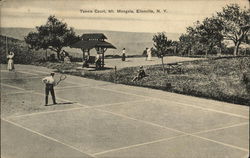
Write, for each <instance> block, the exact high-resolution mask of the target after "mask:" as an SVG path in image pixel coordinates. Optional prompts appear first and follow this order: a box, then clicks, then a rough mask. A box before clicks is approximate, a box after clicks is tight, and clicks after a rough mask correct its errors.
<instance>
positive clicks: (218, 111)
mask: <svg viewBox="0 0 250 158" xmlns="http://www.w3.org/2000/svg"><path fill="white" fill-rule="evenodd" d="M94 88H99V89H103V90H107V91H113V92H117V93H123V94H128V95H134V96H139V97H144V98H152V99H153V100H160V101H166V100H164V99H160V98H155V97H150V96H143V95H138V94H132V93H127V92H122V91H118V90H113V89H106V88H103V87H94ZM168 102H172V103H176V104H179V105H184V106H190V107H193V108H198V109H202V110H207V111H213V112H217V113H223V114H227V115H231V116H235V117H241V118H244V119H249V117H247V116H242V115H237V114H233V113H229V112H224V111H220V110H214V109H210V108H204V107H200V106H196V105H191V104H184V103H180V102H177V101H170V100H168Z"/></svg>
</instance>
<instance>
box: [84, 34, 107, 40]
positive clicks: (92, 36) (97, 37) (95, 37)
mask: <svg viewBox="0 0 250 158" xmlns="http://www.w3.org/2000/svg"><path fill="white" fill-rule="evenodd" d="M81 38H82V40H100V39H107V37H106V36H105V35H104V34H103V33H87V34H83V35H82V37H81Z"/></svg>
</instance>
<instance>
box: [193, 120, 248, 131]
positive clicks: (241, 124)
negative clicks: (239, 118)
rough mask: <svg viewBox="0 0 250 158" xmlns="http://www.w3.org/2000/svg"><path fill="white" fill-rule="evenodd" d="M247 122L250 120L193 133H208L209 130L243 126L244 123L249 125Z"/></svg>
mask: <svg viewBox="0 0 250 158" xmlns="http://www.w3.org/2000/svg"><path fill="white" fill-rule="evenodd" d="M247 124H249V122H243V123H239V124H234V125H230V126H226V127H220V128H214V129H209V130H205V131H199V132H195V133H192V134H201V133H208V132H213V131H219V130H223V129H227V128H232V127H237V126H243V125H247Z"/></svg>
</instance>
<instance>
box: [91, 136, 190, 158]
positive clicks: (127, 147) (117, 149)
mask: <svg viewBox="0 0 250 158" xmlns="http://www.w3.org/2000/svg"><path fill="white" fill-rule="evenodd" d="M183 136H186V135H178V136H174V137H170V138H163V139H158V140H154V141H150V142H146V143H141V144H134V145H130V146H126V147H121V148H116V149H111V150H106V151H102V152H98V153H94V154H92V155H94V156H97V155H101V154H105V153H109V152H114V151H119V150H123V149H130V148H134V147H139V146H143V145H149V144H153V143H159V142H163V141H166V140H171V139H175V138H178V137H183Z"/></svg>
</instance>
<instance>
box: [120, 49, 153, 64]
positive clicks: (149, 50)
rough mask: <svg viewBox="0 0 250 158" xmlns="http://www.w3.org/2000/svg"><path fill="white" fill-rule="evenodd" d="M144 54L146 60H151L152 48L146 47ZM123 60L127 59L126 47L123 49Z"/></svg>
mask: <svg viewBox="0 0 250 158" xmlns="http://www.w3.org/2000/svg"><path fill="white" fill-rule="evenodd" d="M143 55H145V56H146V61H151V60H152V51H151V48H146V49H145V50H144V51H143ZM122 61H126V49H125V48H123V49H122Z"/></svg>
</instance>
